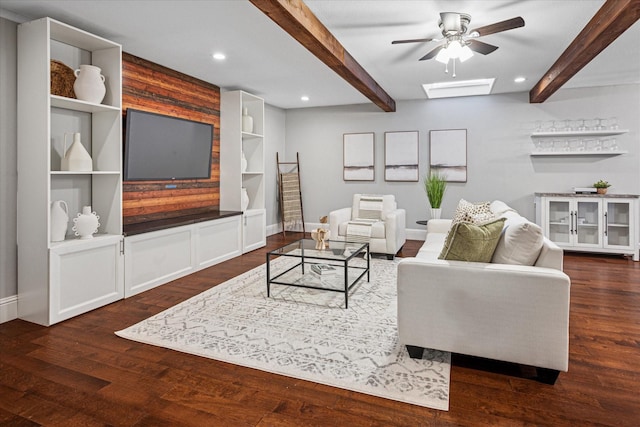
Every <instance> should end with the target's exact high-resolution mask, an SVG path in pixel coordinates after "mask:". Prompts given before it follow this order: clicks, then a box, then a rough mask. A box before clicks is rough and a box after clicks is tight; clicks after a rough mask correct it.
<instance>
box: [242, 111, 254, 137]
mask: <svg viewBox="0 0 640 427" xmlns="http://www.w3.org/2000/svg"><path fill="white" fill-rule="evenodd" d="M242 132H247V133H253V117H251V116H250V115H249V109H248V108H243V109H242Z"/></svg>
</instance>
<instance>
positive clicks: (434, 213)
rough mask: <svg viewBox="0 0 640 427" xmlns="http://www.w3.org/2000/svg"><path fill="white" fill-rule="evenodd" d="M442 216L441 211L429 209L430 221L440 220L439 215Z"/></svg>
mask: <svg viewBox="0 0 640 427" xmlns="http://www.w3.org/2000/svg"><path fill="white" fill-rule="evenodd" d="M441 214H442V209H440V208H437V209H434V208H431V219H440V215H441Z"/></svg>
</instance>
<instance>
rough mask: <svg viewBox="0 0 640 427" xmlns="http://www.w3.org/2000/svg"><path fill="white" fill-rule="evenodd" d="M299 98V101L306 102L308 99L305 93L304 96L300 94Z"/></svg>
mask: <svg viewBox="0 0 640 427" xmlns="http://www.w3.org/2000/svg"><path fill="white" fill-rule="evenodd" d="M300 100H301V101H304V102H307V101H308V100H309V97H308V96H306V95H304V96H301V97H300Z"/></svg>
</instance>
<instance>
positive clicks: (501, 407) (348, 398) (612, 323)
mask: <svg viewBox="0 0 640 427" xmlns="http://www.w3.org/2000/svg"><path fill="white" fill-rule="evenodd" d="M299 237H300V235H299V234H296V233H288V234H287V238H286V239H285V238H284V237H283V236H282V235H276V236H271V237H270V238H269V239H268V242H267V247H266V248H265V249H261V250H257V251H254V252H252V253H250V254H247V255H244V256H242V257H238V258H236V259H233V260H230V261H227V262H225V263H222V264H220V265H217V266H215V267H212V268H209V269H206V270H203V271H201V272H198V273H196V274H193V275H191V276H189V277H186V278H183V279H180V280H176V281H174V282H171V283H169V284H167V285H164V286H161V287H159V288H156V289H153V290H150V291H147V292H144V293H142V294H139V295H136V296H134V297H132V298H129V299H126V300H122V301H119V302H116V303H114V304H111V305H109V306H106V307H103V308H100V309H98V310H94V311H92V312H90V313H87V314H84V315H82V316H78V317H76V318H73V319H70V320H67V321H65V322H62V323H60V324H57V325H54V326H52V327H49V328H45V327H41V326H37V325H34V324H31V323H28V322H24V321H21V320H14V321H11V322H7V323H4V324H2V325H0V346H1V349H0V351H1V352H0V425H3V426H4V425H7V426H37V425H46V426H65V427H67V426H93V425H114V426H178V425H193V426H325V425H326V426H346V425H349V426H423V425H425V426H429V425H432V426H454V425H455V426H486V425H504V426H525V425H548V426H565V425H566V426H569V425H570V426H589V425H598V426H637V425H640V263H634V262H633V261H631V260H630V259H625V258H622V257H615V256H588V255H580V254H567V255H566V257H565V271H566V273H567V274H569V276H570V277H571V280H572V287H571V329H570V334H571V343H570V362H569V372H567V373H561V374H560V377H559V378H558V381H557V382H556V384H555V385H554V386H550V385H545V384H541V383H539V382H536V381H532V380H531V379H527V377H528V376H530V375H532V369H531V368H529V367H521V366H516V365H511V364H506V363H497V362H491V361H486V360H479V359H474V358H470V357H464V356H460V355H453V366H452V369H451V393H450V410H449V411H448V412H443V411H436V410H430V409H426V408H422V407H418V406H413V405H409V404H404V403H400V402H394V401H390V400H386V399H382V398H377V397H372V396H367V395H364V394H360V393H355V392H351V391H346V390H342V389H337V388H332V387H328V386H325V385H321V384H316V383H311V382H307V381H301V380H297V379H293V378H287V377H283V376H279V375H275V374H270V373H265V372H261V371H257V370H254V369H249V368H243V367H239V366H235V365H230V364H227V363H223V362H218V361H215V360H209V359H204V358H201V357H198V356H192V355H188V354H182V353H178V352H175V351H172V350H167V349H163V348H158V347H154V346H149V345H145V344H139V343H136V342H132V341H128V340H125V339H122V338H119V337H117V336H116V335H114V331H117V330H120V329H123V328H125V327H127V326H129V325H131V324H134V323H136V322H138V321H140V320H143V319H145V318H147V317H148V316H150V315H153V314H155V313H158V312H160V311H162V310H164V309H165V308H168V307H170V306H173V305H174V304H176V303H179V302H181V301H183V300H185V299H187V298H189V297H191V296H193V295H196V294H198V293H200V292H201V291H203V290H205V289H208V288H210V287H211V286H215V285H217V284H219V283H222V282H224V281H225V280H227V279H230V278H231V277H234V276H236V275H238V274H239V273H241V272H244V271H246V270H249V269H251V268H253V267H256V266H258V265H260V264H262V263H263V262H264V259H265V255H264V254H265V251H266V250H267V249H273V248H276V247H278V246H281V245H282V244H283V243H284V242H285V241H289V240H294V239H296V238H299ZM420 244H421V242H418V241H409V242H407V244H406V245H405V248H404V249H403V250H402V255H403V256H412V255H413V254H415V253H416V251H417V250H418V248H419V247H420Z"/></svg>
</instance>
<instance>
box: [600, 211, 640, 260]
mask: <svg viewBox="0 0 640 427" xmlns="http://www.w3.org/2000/svg"><path fill="white" fill-rule="evenodd" d="M604 222H605V223H604V239H605V241H604V247H605V248H610V249H614V248H619V249H633V241H632V236H634V232H633V231H634V224H635V220H634V219H633V209H632V204H631V202H630V201H624V200H608V201H606V202H605V208H604Z"/></svg>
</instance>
